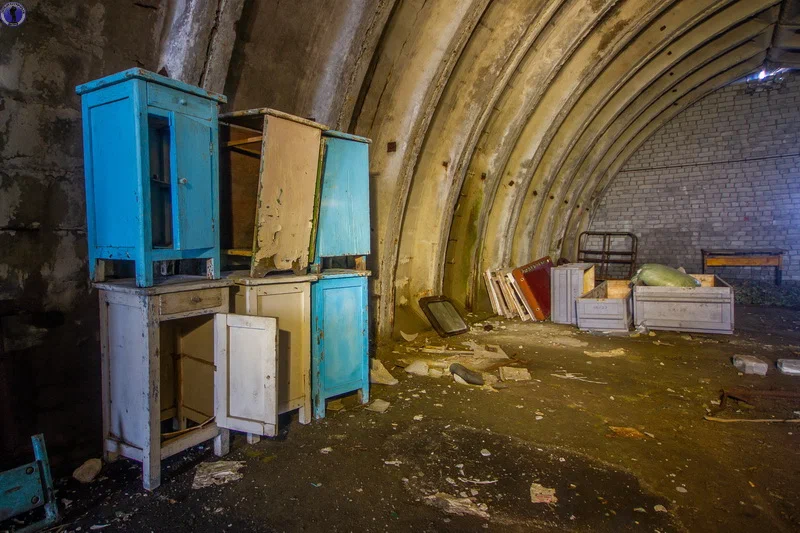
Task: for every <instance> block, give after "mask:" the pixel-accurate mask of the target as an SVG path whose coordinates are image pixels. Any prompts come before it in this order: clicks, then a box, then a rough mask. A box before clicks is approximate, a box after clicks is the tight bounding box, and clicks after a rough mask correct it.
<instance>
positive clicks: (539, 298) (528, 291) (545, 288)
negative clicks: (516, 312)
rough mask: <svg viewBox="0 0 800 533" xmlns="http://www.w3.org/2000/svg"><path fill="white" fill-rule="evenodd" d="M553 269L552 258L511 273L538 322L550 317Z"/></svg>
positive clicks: (537, 261) (545, 258)
mask: <svg viewBox="0 0 800 533" xmlns="http://www.w3.org/2000/svg"><path fill="white" fill-rule="evenodd" d="M552 268H553V262H552V261H551V260H550V257H542V258H541V259H537V260H536V261H534V262H533V263H528V264H527V265H524V266H521V267H519V268H515V269H514V270H512V271H511V275H513V276H514V279H515V280H517V284H519V288H520V291H522V295H523V296H524V297H525V300H526V301H527V302H528V305H529V306H530V308H531V309H532V310H533V315H534V316H535V317H536V320H545V319H547V317H549V316H550V269H552Z"/></svg>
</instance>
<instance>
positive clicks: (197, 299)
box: [190, 296, 203, 304]
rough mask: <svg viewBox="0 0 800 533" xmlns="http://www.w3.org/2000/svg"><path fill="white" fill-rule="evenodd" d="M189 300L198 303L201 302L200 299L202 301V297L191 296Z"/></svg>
mask: <svg viewBox="0 0 800 533" xmlns="http://www.w3.org/2000/svg"><path fill="white" fill-rule="evenodd" d="M190 301H191V302H192V303H193V304H199V303H200V302H202V301H203V299H202V298H200V297H199V296H192V298H191V300H190Z"/></svg>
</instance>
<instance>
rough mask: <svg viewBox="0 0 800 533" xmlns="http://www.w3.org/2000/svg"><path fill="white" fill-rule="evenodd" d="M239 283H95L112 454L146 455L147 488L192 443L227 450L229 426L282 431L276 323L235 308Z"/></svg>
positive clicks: (106, 436) (106, 432)
mask: <svg viewBox="0 0 800 533" xmlns="http://www.w3.org/2000/svg"><path fill="white" fill-rule="evenodd" d="M232 284H233V282H232V281H230V280H197V278H194V279H192V280H185V279H182V278H181V277H174V278H170V279H169V280H168V281H166V282H164V283H161V284H159V285H157V286H154V287H149V288H140V287H136V285H135V283H134V282H133V281H132V280H118V281H109V282H105V283H98V284H96V287H97V289H99V293H100V344H101V353H102V359H101V361H102V365H101V366H102V394H103V451H104V456H105V458H106V460H107V461H111V460H114V459H115V458H116V457H117V456H119V455H122V456H124V457H128V458H130V459H134V460H136V461H140V462H141V463H142V470H143V473H142V480H143V485H144V487H145V488H146V489H154V488H156V487H158V486H159V484H160V482H161V460H162V459H165V458H167V457H170V456H171V455H174V454H176V453H178V452H180V451H183V450H185V449H187V448H189V447H191V446H194V445H196V444H199V443H201V442H203V441H206V440H209V439H212V438H213V439H215V442H214V451H215V453H216V454H217V455H224V454H225V453H227V451H228V442H229V430H236V431H243V432H246V433H251V434H258V435H275V434H276V432H277V422H278V420H277V419H278V408H279V404H278V385H277V376H278V350H277V345H278V327H277V320H276V319H274V318H268V317H257V316H246V315H237V314H232V313H229V312H228V311H229V308H230V301H229V296H230V286H231V285H232Z"/></svg>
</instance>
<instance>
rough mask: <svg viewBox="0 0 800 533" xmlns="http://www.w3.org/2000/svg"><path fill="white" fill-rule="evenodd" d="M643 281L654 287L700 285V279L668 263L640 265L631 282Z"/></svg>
mask: <svg viewBox="0 0 800 533" xmlns="http://www.w3.org/2000/svg"><path fill="white" fill-rule="evenodd" d="M637 281H641V282H642V283H644V284H645V285H650V286H653V287H699V286H700V281H699V280H697V279H695V278H693V277H692V276H690V275H689V274H684V273H683V272H680V271H679V270H675V269H674V268H672V267H668V266H666V265H658V264H656V263H647V264H645V265H642V266H641V267H639V270H637V271H636V274H634V275H633V277H632V278H631V283H632V284H634V285H635V284H636V282H637Z"/></svg>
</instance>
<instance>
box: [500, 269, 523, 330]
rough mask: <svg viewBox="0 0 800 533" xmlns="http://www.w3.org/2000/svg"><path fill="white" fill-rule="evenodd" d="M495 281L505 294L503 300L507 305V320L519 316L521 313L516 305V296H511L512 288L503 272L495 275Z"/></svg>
mask: <svg viewBox="0 0 800 533" xmlns="http://www.w3.org/2000/svg"><path fill="white" fill-rule="evenodd" d="M495 279H496V280H497V284H498V285H499V286H500V290H501V291H502V292H503V299H504V301H505V305H506V318H514V317H515V316H517V315H519V311H517V306H516V305H515V304H514V296H513V295H512V294H511V287H509V285H508V280H507V279H506V277H505V274H504V273H503V271H502V270H501V271H498V272H496V273H495Z"/></svg>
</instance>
